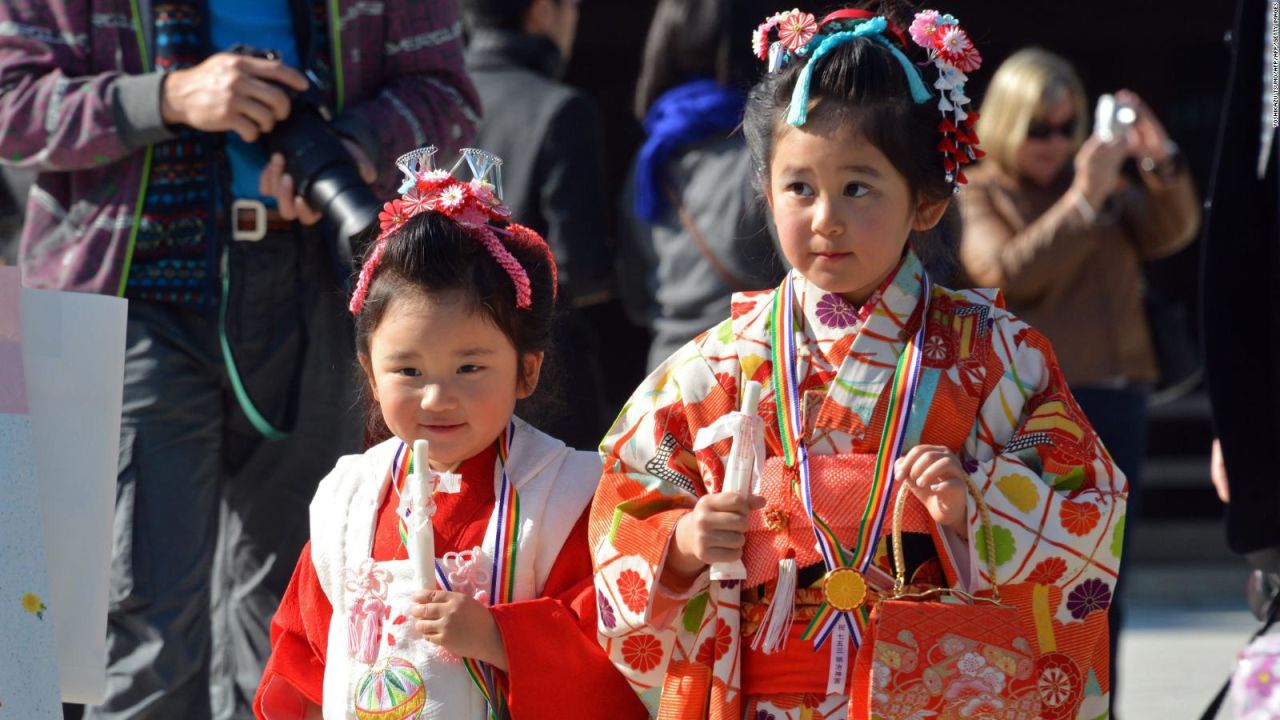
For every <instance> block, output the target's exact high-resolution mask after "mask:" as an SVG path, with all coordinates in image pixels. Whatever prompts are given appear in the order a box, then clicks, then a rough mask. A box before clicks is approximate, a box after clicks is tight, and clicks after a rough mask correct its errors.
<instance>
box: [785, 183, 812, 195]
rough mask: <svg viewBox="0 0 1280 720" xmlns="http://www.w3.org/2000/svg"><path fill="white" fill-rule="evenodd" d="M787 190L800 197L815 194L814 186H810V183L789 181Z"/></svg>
mask: <svg viewBox="0 0 1280 720" xmlns="http://www.w3.org/2000/svg"><path fill="white" fill-rule="evenodd" d="M787 192H789V193H791V194H792V195H798V196H800V197H811V196H812V195H813V188H811V187H809V184H808V183H802V182H793V183H787Z"/></svg>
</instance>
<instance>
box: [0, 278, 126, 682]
mask: <svg viewBox="0 0 1280 720" xmlns="http://www.w3.org/2000/svg"><path fill="white" fill-rule="evenodd" d="M127 307H128V304H127V302H126V301H124V300H122V299H120V298H115V297H106V296H103V295H89V294H85V293H69V292H55V291H52V290H29V289H28V290H23V291H22V332H23V342H22V353H23V359H24V361H25V366H26V380H27V393H28V398H29V404H30V407H31V411H30V413H31V427H32V430H33V434H34V438H35V459H36V473H37V477H38V478H39V488H40V490H41V505H42V508H43V517H44V539H45V549H46V554H47V557H48V562H49V565H48V567H49V583H50V588H49V598H48V605H49V607H50V608H51V609H52V611H53V613H54V616H55V617H56V618H57V622H56V623H54V628H55V630H56V638H57V658H58V670H59V675H60V678H61V689H62V699H63V700H64V701H66V702H74V703H84V704H96V703H100V702H102V700H103V699H104V698H105V697H106V682H107V677H106V665H107V648H106V636H107V590H108V585H109V581H110V572H111V546H112V529H111V523H112V516H113V512H114V509H115V494H116V468H117V465H118V463H119V443H120V403H121V397H122V395H123V391H124V344H125V319H126V309H127ZM0 642H3V641H0Z"/></svg>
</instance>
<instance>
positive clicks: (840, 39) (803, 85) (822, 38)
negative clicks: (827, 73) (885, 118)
mask: <svg viewBox="0 0 1280 720" xmlns="http://www.w3.org/2000/svg"><path fill="white" fill-rule="evenodd" d="M887 25H888V23H887V21H886V20H885V19H884V18H883V17H881V16H877V17H874V18H871V19H870V20H866V21H864V22H862V23H861V24H859V25H858V27H856V28H854V29H853V30H843V31H841V32H837V33H832V34H830V35H819V36H818V37H816V38H814V39H813V40H810V41H809V47H812V46H813V44H814V43H815V42H816V43H818V45H817V47H816V48H814V49H813V50H812V51H811V52H810V53H809V61H808V62H807V63H805V65H804V69H803V70H801V71H800V77H799V78H798V79H797V80H796V87H795V89H794V90H792V91H791V108H790V110H789V111H788V112H787V123H789V124H791V125H794V126H796V127H799V126H801V125H803V124H804V123H805V121H806V120H808V119H809V82H810V80H811V79H812V78H813V66H814V65H815V64H817V62H818V61H819V60H821V59H822V57H823V56H824V55H826V54H827V53H829V52H831V51H832V50H834V49H836V48H837V47H839V46H840V45H843V44H844V43H847V42H849V41H850V40H853V39H854V38H860V37H866V38H870V39H872V40H875V41H876V42H878V43H880V44H881V45H884V46H885V47H887V48H889V51H890V52H892V53H893V56H894V57H895V58H897V59H898V63H899V64H901V65H902V70H903V71H904V72H905V73H906V75H907V84H908V85H909V86H910V87H911V99H912V100H914V101H915V102H916V103H917V104H918V103H924V102H928V101H929V99H930V98H932V97H933V93H931V92H929V88H927V87H925V84H924V79H923V78H921V77H920V70H919V69H918V68H916V66H915V64H914V63H912V62H911V60H910V58H908V57H907V56H906V55H905V54H904V53H903V52H902V51H901V50H899V49H898V47H897V46H896V45H894V44H893V43H892V42H890V41H889V39H888V38H886V37H885V36H884V31H885V28H886V27H887Z"/></svg>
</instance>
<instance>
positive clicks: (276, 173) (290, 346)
mask: <svg viewBox="0 0 1280 720" xmlns="http://www.w3.org/2000/svg"><path fill="white" fill-rule="evenodd" d="M379 5H380V7H381V11H380V12H376V13H375V12H370V11H369V10H368V8H369V7H370V5H369V4H368V3H364V2H357V1H356V0H141V1H137V0H0V88H3V92H0V118H4V121H3V122H2V123H0V162H5V163H10V164H16V165H19V166H22V167H26V168H31V169H35V170H38V171H39V176H38V179H37V181H36V185H35V187H34V188H33V190H32V191H31V197H30V201H29V203H28V205H27V218H26V225H25V229H24V232H23V238H22V244H21V252H20V263H21V265H22V268H23V272H24V277H25V281H26V283H27V284H28V285H31V286H34V287H44V288H55V289H62V290H75V291H83V292H97V293H107V294H119V295H122V296H124V297H126V298H128V299H129V301H130V303H129V317H128V337H127V348H126V358H125V378H124V415H123V421H122V425H121V444H120V456H119V478H118V480H119V482H118V489H117V500H116V514H115V545H114V547H113V568H112V587H111V594H110V611H109V612H110V615H109V622H108V645H107V647H108V655H109V657H108V659H107V662H108V697H107V699H106V702H105V703H104V704H103V705H102V706H100V707H94V708H89V709H88V711H87V717H91V718H125V717H128V718H164V719H166V720H167V719H170V718H195V719H201V718H210V717H217V718H230V717H248V716H249V713H250V710H249V707H250V706H249V703H250V700H251V698H252V697H253V693H254V690H255V689H256V686H257V684H258V678H259V676H260V674H261V669H262V664H263V662H264V660H265V658H266V656H267V654H268V652H269V623H270V620H271V617H272V615H273V613H274V612H275V608H276V605H277V603H278V602H279V598H280V595H281V593H282V591H283V590H284V588H285V586H286V584H287V582H288V580H289V575H290V573H291V571H292V568H293V566H294V564H295V561H296V559H297V555H298V552H299V550H300V549H301V547H302V544H303V543H304V541H305V540H306V538H307V536H308V512H307V504H308V502H309V500H310V498H311V496H312V494H313V491H314V488H315V486H316V484H317V483H318V482H319V480H320V478H321V477H322V476H323V475H324V474H325V473H326V472H327V471H328V469H329V468H330V467H332V465H333V463H334V461H335V459H336V457H337V456H339V455H341V454H344V453H351V452H358V451H359V450H360V449H361V441H362V418H361V417H360V415H359V413H358V411H357V410H356V407H357V404H356V402H355V400H354V394H355V393H354V390H355V383H354V382H353V380H354V375H353V367H354V363H353V359H354V358H353V338H352V328H351V325H350V322H349V319H348V317H347V315H346V312H345V296H346V288H345V280H346V275H347V274H348V270H347V269H346V268H344V267H343V265H342V261H343V259H344V252H343V251H342V248H343V247H344V243H346V242H348V240H349V238H347V237H335V234H334V233H333V232H332V231H329V232H325V231H322V230H321V228H325V227H345V226H349V225H351V224H353V223H354V222H355V221H354V220H352V218H351V217H350V216H351V215H352V214H353V211H352V208H351V204H350V203H346V202H345V201H344V202H333V203H330V202H328V201H329V200H331V199H332V196H333V194H334V193H332V192H330V193H329V195H325V192H329V191H332V190H334V187H335V180H334V178H336V177H338V176H345V177H346V178H348V179H349V178H351V177H356V178H357V184H358V180H359V178H360V177H363V179H364V180H365V181H373V182H374V183H375V192H376V196H375V195H371V194H369V192H368V189H367V188H355V187H352V186H350V185H349V184H348V185H346V186H344V187H345V189H343V193H345V195H343V197H344V198H346V199H348V200H349V199H350V198H351V197H354V196H356V195H360V194H361V193H363V195H364V197H365V198H366V205H367V198H369V197H384V198H385V197H392V196H394V192H393V191H394V190H395V189H396V185H397V182H398V181H397V178H398V173H396V172H395V171H394V170H393V169H392V168H391V164H392V163H393V161H394V160H395V158H396V157H397V155H399V154H400V153H402V152H406V151H408V150H411V149H413V148H415V147H418V146H422V145H426V144H428V143H434V144H437V145H440V146H442V148H443V149H446V150H449V149H452V148H454V147H456V146H458V145H459V144H461V143H463V142H464V141H465V140H466V139H467V138H468V137H469V136H470V134H471V132H472V129H473V126H474V123H475V121H476V115H477V109H476V108H477V106H478V102H477V100H476V98H475V94H474V91H473V89H472V88H471V86H470V84H469V83H468V81H467V79H466V77H465V75H464V73H463V67H462V47H461V38H460V36H461V28H460V25H459V21H458V17H457V9H456V7H457V6H456V3H453V2H447V1H446V0H384V1H383V2H382V3H380V4H379ZM236 45H244V46H252V47H256V48H263V49H268V50H274V51H276V52H277V53H278V56H279V57H280V58H281V60H273V59H266V58H263V57H250V56H247V55H246V54H237V53H231V52H226V51H227V50H228V49H230V48H232V47H233V46H236ZM240 52H241V53H245V52H247V51H244V50H241V51H240ZM309 90H310V91H311V94H312V96H314V97H317V98H318V99H319V100H318V102H319V103H320V104H322V105H323V106H324V107H316V106H315V102H314V101H310V100H308V101H303V100H301V99H300V98H299V95H300V94H301V93H304V92H307V91H309ZM303 113H306V114H307V117H308V118H309V119H310V120H312V122H311V124H310V128H311V129H310V130H309V131H307V132H310V133H311V135H312V137H310V138H298V137H283V136H282V134H283V135H290V136H292V135H296V134H298V133H300V132H302V131H300V130H298V127H297V125H296V124H295V123H293V122H292V120H293V119H299V118H302V114H303ZM326 113H327V114H328V116H329V117H331V118H332V123H331V124H328V123H327V121H325V120H323V119H317V118H323V117H324V115H325V114H326ZM317 134H318V135H320V136H322V137H315V135H317ZM264 143H265V144H267V145H269V146H270V147H289V148H294V149H296V148H299V147H311V148H313V152H309V153H300V152H293V153H292V157H291V158H290V157H285V154H282V155H280V156H277V157H270V155H269V154H268V153H266V152H264V151H262V150H261V148H260V146H261V145H262V144H264ZM336 148H342V149H343V150H344V152H345V154H342V153H339V154H337V155H334V154H333V153H332V152H330V153H329V157H328V160H327V161H326V162H329V164H328V165H327V166H325V167H324V168H323V169H317V167H316V166H315V165H314V163H309V161H310V160H312V156H313V155H326V152H325V150H326V149H327V150H329V151H334V150H335V149H336ZM286 154H287V153H286ZM304 169H305V170H306V173H307V176H306V177H303V176H301V171H302V170H304ZM375 169H377V170H378V171H379V172H377V173H375V172H374V170H375ZM291 170H297V171H299V175H298V176H294V175H293V173H291ZM319 175H323V177H317V176H319ZM344 182H345V181H344ZM338 184H341V183H338ZM325 188H328V190H325ZM321 190H325V192H321ZM304 196H305V197H304ZM317 198H320V199H322V200H325V202H321V203H317V202H315V200H316V199H317ZM233 210H234V212H233ZM374 211H376V207H375V208H374ZM368 212H369V208H368V207H364V208H363V209H362V210H360V212H356V213H355V214H357V215H361V217H364V216H366V215H367V214H368ZM321 215H325V216H326V220H327V222H326V223H324V224H323V225H314V226H312V227H309V228H308V227H305V226H306V225H307V224H310V223H315V222H316V221H318V220H320V217H321ZM299 221H301V222H299ZM361 222H363V220H361ZM337 234H338V235H344V234H345V233H344V232H339V233H337Z"/></svg>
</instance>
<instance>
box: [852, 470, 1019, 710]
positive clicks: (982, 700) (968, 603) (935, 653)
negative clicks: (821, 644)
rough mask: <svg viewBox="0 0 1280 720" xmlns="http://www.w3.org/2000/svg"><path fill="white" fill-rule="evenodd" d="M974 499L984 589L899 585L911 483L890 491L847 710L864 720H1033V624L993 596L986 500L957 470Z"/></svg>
mask: <svg viewBox="0 0 1280 720" xmlns="http://www.w3.org/2000/svg"><path fill="white" fill-rule="evenodd" d="M965 482H966V484H967V486H968V488H969V493H970V495H972V496H973V498H974V501H975V502H976V503H977V506H978V510H979V515H980V517H981V521H982V533H981V534H982V538H980V539H985V542H986V545H987V547H986V557H985V558H984V559H985V560H986V563H987V570H988V572H989V573H990V577H991V581H992V588H991V594H990V597H987V596H985V595H984V596H974V595H969V594H968V593H965V592H962V591H959V590H955V589H951V588H936V589H932V590H928V591H925V592H921V593H908V592H907V590H906V579H905V578H904V576H903V567H904V563H903V556H902V509H903V505H904V504H905V500H906V496H907V495H909V494H910V493H911V491H910V490H909V489H908V488H907V487H906V486H905V483H904V484H903V486H902V487H901V488H900V489H899V492H898V497H897V502H896V504H895V505H894V512H893V538H892V541H893V560H894V567H895V573H896V578H895V581H894V589H893V593H892V594H891V595H886V597H885V598H884V599H882V600H880V601H879V602H878V603H876V605H875V607H874V608H873V609H872V611H871V620H870V623H869V624H868V626H867V632H866V635H865V637H864V638H863V642H862V647H861V649H860V650H859V652H858V657H857V661H856V663H857V665H856V670H855V671H854V674H853V677H854V678H855V679H854V685H853V689H852V692H851V693H850V705H851V707H850V715H849V716H850V717H851V718H861V717H867V718H872V719H873V720H907V719H908V718H910V719H912V720H914V719H915V718H932V719H933V720H960V719H961V718H964V719H966V720H967V719H969V718H983V719H985V720H1033V719H1034V718H1037V717H1039V716H1040V712H1041V705H1040V693H1039V691H1038V689H1037V687H1036V677H1037V676H1036V673H1035V668H1036V654H1035V651H1034V650H1033V649H1032V645H1031V643H1030V641H1029V640H1030V639H1032V638H1034V634H1033V632H1032V631H1031V630H1030V629H1028V628H1027V627H1025V626H1024V625H1023V624H1022V622H1021V621H1020V620H1019V619H1018V613H1017V611H1016V610H1015V609H1014V608H1013V607H1012V606H1009V605H1005V604H1003V603H1001V602H1000V589H999V587H997V586H996V582H995V577H996V574H995V564H994V559H995V556H996V554H995V547H994V545H995V541H994V539H993V536H992V534H991V529H990V528H991V522H990V519H989V517H988V514H989V513H988V510H987V505H986V502H985V501H984V500H983V498H982V493H980V492H979V491H978V489H977V487H976V486H975V485H974V484H973V480H971V479H969V478H967V477H966V478H965Z"/></svg>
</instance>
